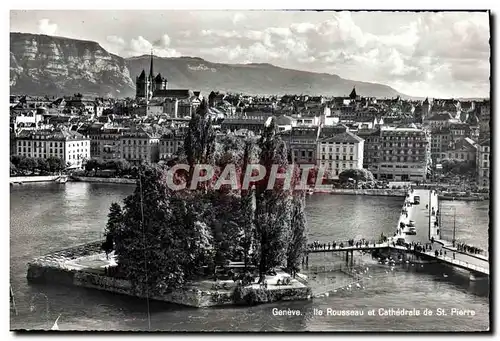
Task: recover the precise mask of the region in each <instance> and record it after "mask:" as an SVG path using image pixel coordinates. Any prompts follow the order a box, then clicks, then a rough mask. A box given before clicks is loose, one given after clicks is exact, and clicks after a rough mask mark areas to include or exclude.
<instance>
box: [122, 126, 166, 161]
mask: <svg viewBox="0 0 500 341" xmlns="http://www.w3.org/2000/svg"><path fill="white" fill-rule="evenodd" d="M159 142H160V136H159V135H158V134H156V133H153V132H150V131H145V130H144V129H142V128H139V129H137V130H135V131H128V132H124V134H123V135H122V136H121V138H120V145H121V157H122V159H124V160H127V161H128V162H130V163H132V164H141V163H142V162H147V163H154V162H158V160H159V156H160V155H159Z"/></svg>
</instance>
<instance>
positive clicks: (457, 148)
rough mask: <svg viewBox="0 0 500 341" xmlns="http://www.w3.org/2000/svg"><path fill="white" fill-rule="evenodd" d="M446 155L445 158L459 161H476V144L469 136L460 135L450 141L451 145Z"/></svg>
mask: <svg viewBox="0 0 500 341" xmlns="http://www.w3.org/2000/svg"><path fill="white" fill-rule="evenodd" d="M446 157H447V159H455V160H460V161H476V159H477V144H476V142H475V141H474V140H472V139H471V138H468V137H462V138H461V139H459V140H457V141H455V142H453V143H452V145H451V147H450V148H449V149H448V151H447V152H446Z"/></svg>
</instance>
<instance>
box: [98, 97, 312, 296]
mask: <svg viewBox="0 0 500 341" xmlns="http://www.w3.org/2000/svg"><path fill="white" fill-rule="evenodd" d="M184 146H185V147H184V155H183V156H182V157H181V159H182V160H184V162H185V163H186V164H188V165H190V166H191V167H190V170H189V171H185V172H182V171H181V172H177V173H175V174H176V176H175V178H174V179H173V181H174V182H175V183H176V184H182V183H184V182H185V183H188V184H190V183H191V181H190V180H191V179H192V178H193V176H194V175H195V174H194V173H193V168H194V167H192V166H193V165H195V164H209V165H212V166H213V167H215V169H217V170H221V169H224V167H225V166H226V165H227V164H234V165H235V166H236V173H237V177H238V179H240V180H241V181H243V176H244V174H243V173H244V172H243V171H242V170H243V169H247V167H246V166H247V165H248V164H259V165H262V166H264V167H265V168H266V169H267V170H269V169H270V168H271V167H272V165H279V170H280V171H281V172H282V171H283V170H284V169H285V168H286V167H287V166H288V163H289V159H290V157H289V155H288V152H287V149H286V145H285V143H284V142H283V141H282V140H281V138H280V137H279V136H278V135H277V134H276V126H275V124H274V122H273V121H270V122H269V124H267V125H266V127H265V131H264V133H263V134H262V136H261V138H260V139H259V140H256V139H254V138H247V139H239V138H236V137H234V136H230V135H227V136H224V137H222V138H221V139H216V138H215V132H214V130H213V129H212V126H211V121H210V119H208V117H207V115H206V103H205V102H203V103H202V105H201V106H200V108H199V110H198V112H197V114H195V115H193V117H192V119H191V122H190V125H189V132H188V133H187V135H186V138H185V141H184ZM166 173H167V167H166V166H158V165H154V166H141V168H140V169H139V179H138V182H137V186H136V189H135V191H134V193H133V194H132V195H130V196H129V197H127V198H126V199H125V200H124V205H123V207H121V206H120V205H119V204H116V203H114V204H113V205H112V206H111V209H110V213H109V220H108V224H107V227H106V235H107V241H106V242H105V243H104V245H103V248H104V249H105V250H106V252H110V251H111V250H112V249H114V251H115V255H116V258H117V263H118V268H119V272H120V273H121V274H122V275H123V276H124V277H125V278H127V279H129V280H130V281H131V282H132V284H133V287H134V289H135V291H136V293H137V294H144V293H146V294H148V295H150V296H159V295H163V294H165V293H168V292H170V291H171V290H173V289H177V288H182V287H183V286H185V285H186V284H187V283H188V282H189V281H192V280H196V279H200V278H213V279H215V278H217V276H218V273H217V269H219V268H223V267H224V266H225V265H227V264H228V263H229V261H240V262H244V264H245V270H246V271H247V272H248V271H250V270H251V269H256V270H257V271H258V275H259V282H263V281H264V280H265V275H266V273H268V272H269V271H270V270H272V269H273V268H275V267H285V268H287V269H288V271H289V272H290V273H291V274H292V275H294V274H295V273H296V272H298V271H299V269H300V264H301V262H302V257H303V254H304V252H305V249H306V245H307V238H306V225H307V224H306V219H305V213H304V206H305V197H304V191H293V190H288V189H285V187H283V183H280V182H278V183H277V186H276V187H275V188H273V189H272V190H268V189H267V181H265V180H266V179H264V181H260V182H255V183H252V184H251V186H250V187H249V188H248V189H238V190H235V189H234V188H232V187H231V186H229V185H223V186H222V187H220V188H218V189H215V186H214V184H215V182H216V180H217V178H218V177H219V176H221V172H220V171H216V174H215V176H214V177H213V178H212V179H209V180H207V181H204V182H201V183H198V184H197V187H196V188H194V189H193V190H191V189H189V186H188V189H185V190H179V191H174V190H172V189H171V188H170V187H169V186H168V185H167V179H166ZM269 173H270V172H267V173H266V177H268V176H269ZM299 177H300V171H299V170H298V169H297V171H296V172H295V173H294V174H293V179H292V181H298V178H299ZM292 188H293V187H292ZM237 278H238V277H237V276H236V274H233V279H234V280H236V279H237Z"/></svg>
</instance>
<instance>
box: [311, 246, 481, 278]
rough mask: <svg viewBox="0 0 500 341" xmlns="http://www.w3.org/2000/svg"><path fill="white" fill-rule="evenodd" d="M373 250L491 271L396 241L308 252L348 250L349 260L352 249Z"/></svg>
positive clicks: (318, 249)
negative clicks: (389, 251)
mask: <svg viewBox="0 0 500 341" xmlns="http://www.w3.org/2000/svg"><path fill="white" fill-rule="evenodd" d="M373 250H392V251H395V252H401V253H403V252H406V253H410V254H414V255H416V256H419V257H420V258H422V259H425V260H427V261H429V262H431V263H445V264H449V265H452V266H456V267H458V268H461V269H464V270H469V271H471V272H475V273H478V274H482V275H487V276H489V274H490V271H489V267H484V266H479V265H477V264H473V263H470V262H467V261H464V260H460V259H453V257H449V256H444V255H441V254H440V255H438V256H436V254H435V252H434V251H423V252H422V251H419V250H416V249H415V247H410V248H408V247H405V246H402V245H396V244H395V243H394V242H384V243H371V244H369V245H368V246H367V245H366V244H364V245H358V246H356V245H354V246H343V247H340V246H338V245H337V246H336V247H335V248H333V247H331V246H330V248H328V247H326V248H309V249H308V250H307V254H308V255H309V254H315V253H329V252H331V253H333V252H346V261H348V260H349V253H350V254H351V257H350V259H351V261H352V259H353V253H352V252H351V251H373Z"/></svg>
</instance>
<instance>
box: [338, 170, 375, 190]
mask: <svg viewBox="0 0 500 341" xmlns="http://www.w3.org/2000/svg"><path fill="white" fill-rule="evenodd" d="M349 179H353V180H354V181H356V186H357V185H358V181H365V182H368V181H374V177H373V174H372V172H370V171H369V170H367V169H364V168H363V169H354V168H351V169H346V170H344V171H342V172H341V173H340V174H339V180H340V181H342V182H346V181H348V180H349Z"/></svg>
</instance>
